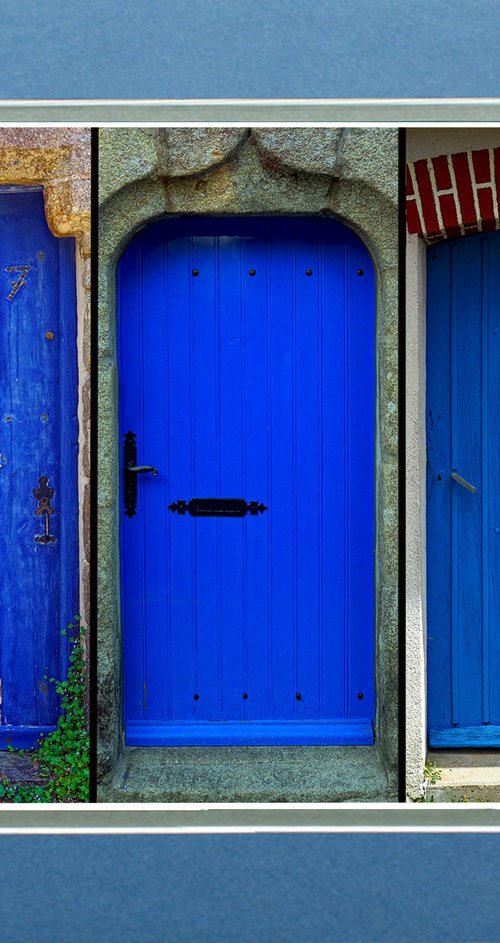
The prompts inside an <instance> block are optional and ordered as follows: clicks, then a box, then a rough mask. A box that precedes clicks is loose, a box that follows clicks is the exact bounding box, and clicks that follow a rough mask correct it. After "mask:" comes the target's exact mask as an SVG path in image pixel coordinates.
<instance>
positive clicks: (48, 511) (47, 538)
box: [33, 475, 57, 544]
mask: <svg viewBox="0 0 500 943" xmlns="http://www.w3.org/2000/svg"><path fill="white" fill-rule="evenodd" d="M38 481H39V487H38V488H33V494H34V496H35V498H36V500H37V501H38V507H37V509H36V511H35V517H42V516H43V517H45V531H44V533H43V534H36V535H35V542H36V543H37V544H53V543H55V542H56V540H57V537H54V535H53V534H51V533H50V517H51V515H52V514H55V513H56V512H55V510H54V508H53V507H52V505H51V503H50V502H51V501H52V498H53V497H54V492H55V490H56V489H55V488H49V486H48V482H49V479H48V478H47V477H46V476H45V475H42V476H41V478H39V479H38Z"/></svg>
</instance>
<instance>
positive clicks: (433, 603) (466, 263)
mask: <svg viewBox="0 0 500 943" xmlns="http://www.w3.org/2000/svg"><path fill="white" fill-rule="evenodd" d="M427 337H428V356H427V455H428V463H427V468H428V472H427V494H428V508H427V521H428V533H427V545H428V564H427V583H428V630H427V631H428V717H429V741H430V744H431V746H436V747H437V746H444V747H451V746H456V747H474V746H477V747H490V746H500V233H498V232H494V233H489V234H484V235H478V236H470V237H468V238H464V239H456V240H450V241H449V242H445V243H442V244H440V245H438V246H435V247H432V248H431V249H429V253H428V304H427Z"/></svg>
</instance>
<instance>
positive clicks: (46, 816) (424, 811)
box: [0, 98, 500, 835]
mask: <svg viewBox="0 0 500 943" xmlns="http://www.w3.org/2000/svg"><path fill="white" fill-rule="evenodd" d="M250 123H251V124H252V125H253V126H257V127H258V126H260V125H262V126H279V127H297V126H302V125H306V126H308V127H323V126H331V125H338V124H341V125H342V126H343V127H360V126H361V127H408V126H412V125H413V126H418V127H436V126H439V127H457V126H461V125H464V126H467V127H471V128H472V127H485V126H489V127H493V126H499V125H500V98H461V99H460V98H456V99H442V98H422V99H403V98H395V99H355V98H352V99H288V100H287V99H269V100H267V99H239V100H238V99H227V100H222V99H221V100H194V99H193V100H183V101H180V100H173V99H165V100H124V99H116V100H107V99H103V100H83V99H74V100H70V99H65V100H0V125H3V126H8V125H16V126H17V127H33V126H41V125H44V124H47V125H51V126H57V125H64V126H65V127H73V126H86V127H88V126H92V127H106V126H108V127H116V126H124V127H126V126H132V127H147V126H148V125H152V126H156V127H158V126H165V127H168V126H175V127H184V126H186V127H190V126H193V125H201V126H206V127H212V126H213V127H217V126H220V127H227V126H228V125H231V126H235V127H239V126H241V127H245V126H247V125H248V124H250ZM153 820H154V824H152V822H153ZM261 832H267V833H269V832H280V833H282V832H297V833H298V832H316V833H318V832H334V833H337V832H338V833H341V832H362V833H365V832H371V833H374V832H410V833H422V832H438V833H439V832H441V833H445V832H455V833H457V832H500V803H483V804H479V803H476V804H472V803H471V804H470V805H465V806H462V807H459V808H457V804H456V803H437V804H435V805H431V804H422V805H421V804H412V803H409V804H404V803H324V804H323V803H321V804H318V803H286V804H281V803H273V804H265V803H252V804H249V805H248V804H244V803H223V804H207V805H205V804H197V803H185V804H184V803H171V804H164V803H154V804H148V803H141V804H137V803H130V804H125V803H118V804H115V803H95V804H92V805H91V804H83V803H74V804H59V805H57V804H50V805H49V804H47V805H38V804H31V803H27V804H25V805H23V806H21V805H20V804H19V803H4V804H2V805H0V835H3V834H11V835H12V834H83V833H84V834H137V833H140V834H172V833H175V834H216V833H217V834H223V833H224V834H226V833H237V834H256V833H261Z"/></svg>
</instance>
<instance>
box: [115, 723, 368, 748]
mask: <svg viewBox="0 0 500 943" xmlns="http://www.w3.org/2000/svg"><path fill="white" fill-rule="evenodd" d="M373 739H374V738H373V725H372V722H371V720H346V721H344V720H343V721H316V722H314V723H309V722H307V721H300V720H299V721H295V722H294V721H288V722H285V721H283V722H274V721H273V722H271V721H260V722H259V721H236V722H227V723H226V722H222V721H219V722H214V723H198V724H196V723H194V724H193V723H184V724H154V723H148V724H144V723H131V722H130V721H129V723H128V724H127V730H126V735H125V742H126V745H127V746H143V747H175V746H179V747H180V746H183V747H196V746H198V747H204V746H207V747H208V746H215V747H217V746H371V745H372V744H373Z"/></svg>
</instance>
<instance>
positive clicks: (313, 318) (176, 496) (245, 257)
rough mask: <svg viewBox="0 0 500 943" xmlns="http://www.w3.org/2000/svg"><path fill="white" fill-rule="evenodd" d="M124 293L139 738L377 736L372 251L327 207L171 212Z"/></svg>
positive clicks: (126, 497)
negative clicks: (254, 213) (277, 212)
mask: <svg viewBox="0 0 500 943" xmlns="http://www.w3.org/2000/svg"><path fill="white" fill-rule="evenodd" d="M118 290H119V365H120V379H119V396H120V449H121V455H122V466H121V481H122V490H121V504H122V509H123V512H122V522H121V560H122V598H123V604H122V612H123V633H124V640H123V644H124V674H125V727H126V741H127V743H129V744H142V745H148V744H150V745H172V744H181V745H182V744H224V743H226V744H247V743H254V744H265V743H278V744H300V743H320V744H321V743H323V744H329V743H337V744H338V743H365V744H369V743H372V742H373V712H374V598H373V596H374V591H373V587H374V425H375V354H374V337H375V290H374V272H373V266H372V263H371V260H370V257H369V255H368V252H367V250H366V248H365V247H364V246H363V245H362V243H361V241H360V240H359V238H358V237H357V236H356V235H354V233H352V232H351V231H350V230H348V229H347V228H346V227H345V226H343V225H341V224H340V223H338V222H335V221H333V220H331V219H327V218H318V219H313V218H299V217H292V218H248V217H245V218H234V217H233V218H231V219H221V218H196V217H187V218H186V217H184V218H182V219H180V218H175V219H174V218H172V219H166V220H162V221H160V222H157V223H155V224H153V225H151V226H150V227H148V228H147V229H145V230H143V231H142V232H140V233H139V234H138V235H137V236H136V237H135V238H134V240H133V241H132V243H131V245H130V246H129V247H128V249H127V250H126V252H125V253H124V255H123V256H122V258H121V261H120V264H119V271H118ZM144 466H145V467H146V468H148V467H149V468H151V467H152V468H154V471H153V472H152V471H143V470H142V469H143V468H144ZM130 467H132V469H137V470H136V471H133V470H132V471H129V470H128V469H129V468H130ZM156 471H157V474H155V472H156Z"/></svg>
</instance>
